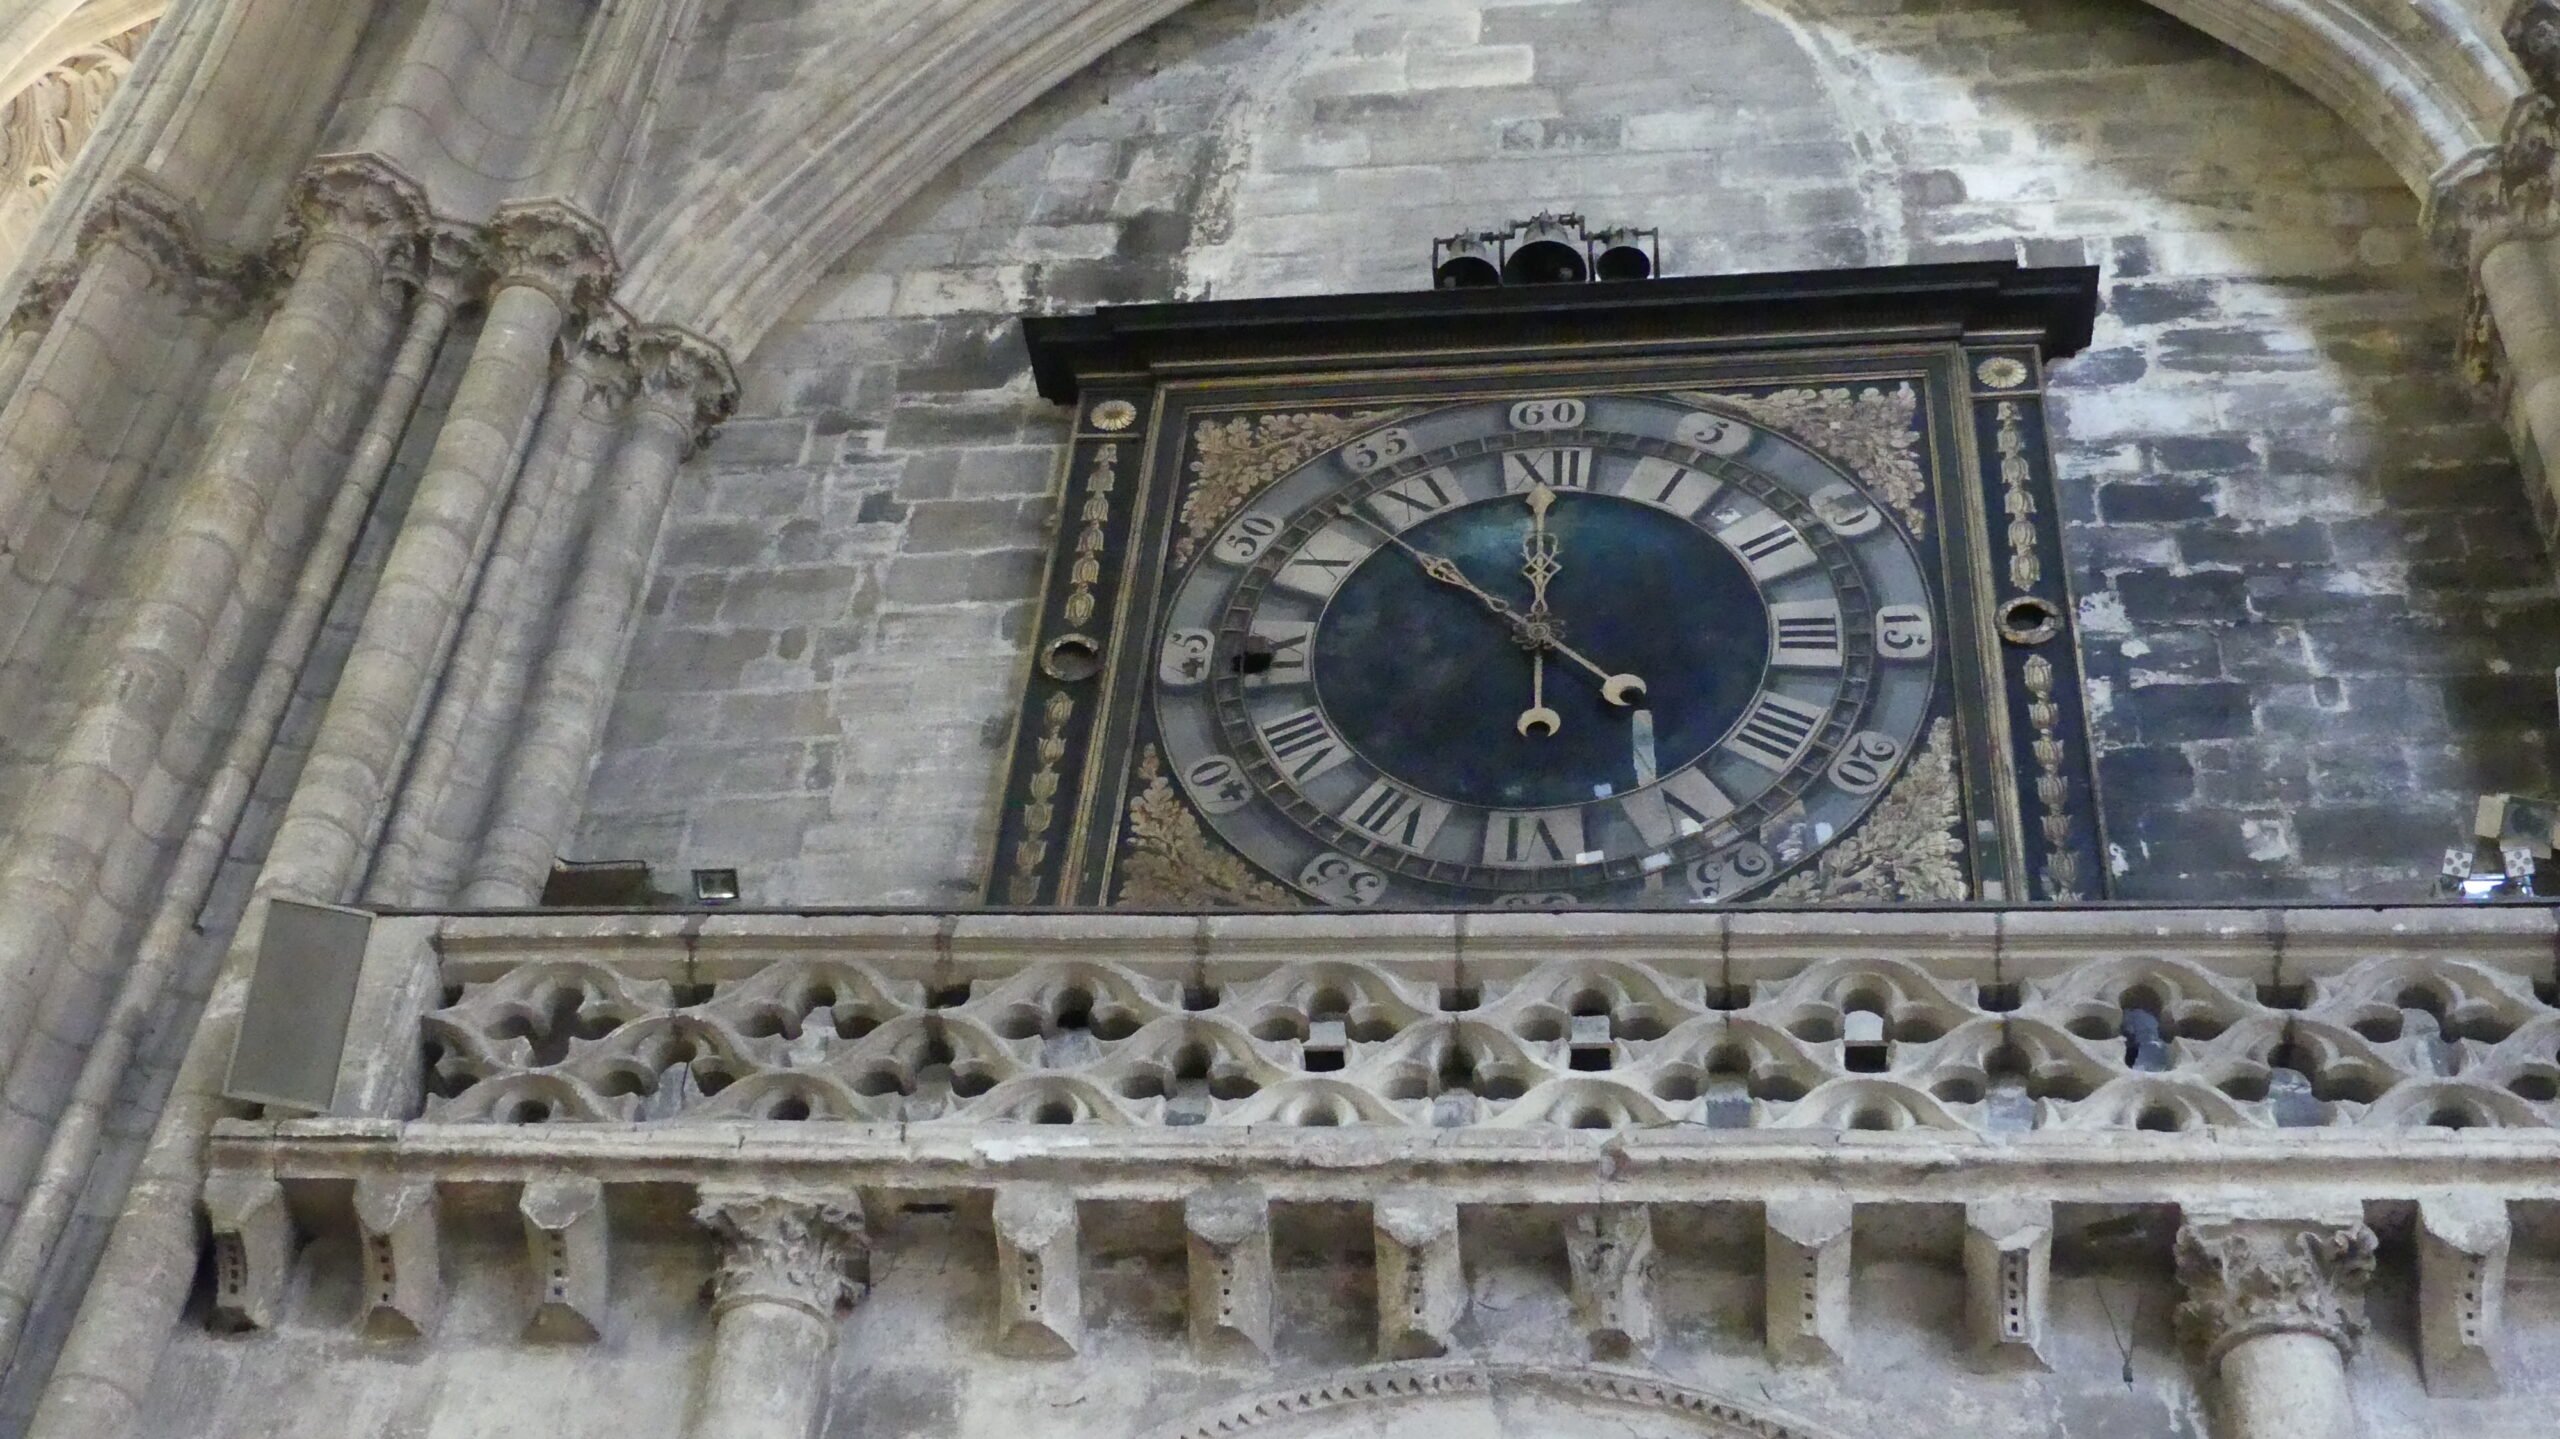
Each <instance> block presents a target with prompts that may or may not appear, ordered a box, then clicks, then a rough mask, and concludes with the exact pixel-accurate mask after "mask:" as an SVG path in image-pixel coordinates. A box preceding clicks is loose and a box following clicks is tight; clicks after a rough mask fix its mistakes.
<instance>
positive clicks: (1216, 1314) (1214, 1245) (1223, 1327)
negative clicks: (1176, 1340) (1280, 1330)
mask: <svg viewBox="0 0 2560 1439" xmlns="http://www.w3.org/2000/svg"><path fill="white" fill-rule="evenodd" d="M1182 1227H1183V1229H1184V1231H1185V1232H1186V1233H1187V1234H1188V1235H1189V1236H1190V1240H1189V1249H1190V1266H1191V1343H1192V1347H1193V1348H1194V1349H1196V1350H1197V1351H1198V1352H1199V1353H1200V1355H1201V1356H1202V1357H1203V1358H1208V1359H1257V1358H1260V1357H1262V1356H1264V1355H1267V1354H1269V1353H1270V1352H1271V1209H1270V1206H1269V1204H1267V1203H1266V1202H1265V1201H1264V1199H1263V1196H1262V1191H1261V1190H1259V1189H1251V1188H1246V1187H1243V1186H1227V1187H1223V1188H1217V1189H1203V1190H1198V1191H1195V1192H1194V1193H1193V1194H1192V1195H1191V1197H1190V1198H1189V1199H1188V1200H1186V1201H1184V1203H1183V1206H1182Z"/></svg>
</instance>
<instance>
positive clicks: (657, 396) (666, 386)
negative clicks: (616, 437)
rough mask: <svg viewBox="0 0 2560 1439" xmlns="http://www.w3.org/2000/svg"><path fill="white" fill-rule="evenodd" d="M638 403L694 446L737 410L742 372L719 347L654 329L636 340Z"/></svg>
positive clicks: (681, 332)
mask: <svg viewBox="0 0 2560 1439" xmlns="http://www.w3.org/2000/svg"><path fill="white" fill-rule="evenodd" d="M631 358H632V363H633V365H634V366H635V367H636V368H637V369H638V371H639V377H640V389H639V394H638V396H637V398H638V401H639V403H641V404H643V405H646V406H648V407H649V408H650V409H652V410H655V411H657V412H658V413H660V414H662V415H665V416H667V417H668V418H669V419H672V420H674V421H675V422H676V423H677V424H679V425H682V426H685V427H686V428H688V429H689V430H690V431H691V432H692V434H693V446H694V448H695V449H700V448H701V447H702V446H704V445H706V444H709V443H710V442H711V433H712V431H714V430H717V429H718V428H719V427H720V425H721V423H722V422H723V421H725V420H727V419H728V418H729V417H730V416H731V415H733V414H736V413H737V410H738V372H737V369H736V367H734V366H732V365H731V364H730V363H729V356H728V353H727V352H726V351H724V350H722V349H721V348H720V347H719V346H718V345H715V344H713V343H712V342H710V341H709V340H706V339H704V338H702V337H701V336H700V335H697V334H695V333H693V332H692V331H691V330H687V329H684V328H682V327H681V326H676V325H650V326H648V327H646V328H644V329H642V330H640V331H639V332H638V333H637V334H636V335H635V336H634V337H633V340H632V347H631Z"/></svg>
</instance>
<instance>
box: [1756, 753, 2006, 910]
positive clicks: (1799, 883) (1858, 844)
mask: <svg viewBox="0 0 2560 1439" xmlns="http://www.w3.org/2000/svg"><path fill="white" fill-rule="evenodd" d="M1962 824H1963V814H1962V812H1961V810H1960V808H1959V806H1958V803H1957V794H1956V770H1955V738H1954V726H1953V725H1952V724H1951V723H1950V722H1949V721H1947V720H1944V719H1941V720H1939V721H1938V722H1937V723H1936V724H1935V725H1933V726H1931V728H1930V730H1929V743H1928V747H1927V748H1925V749H1923V750H1922V751H1921V752H1920V753H1919V754H1917V755H1915V756H1913V757H1912V760H1911V764H1910V767H1909V768H1907V769H1905V770H1904V771H1903V772H1902V777H1901V778H1900V779H1898V780H1895V781H1894V782H1893V788H1892V789H1891V790H1890V791H1888V792H1887V793H1886V795H1885V797H1884V802H1883V803H1881V804H1879V805H1877V806H1876V808H1875V813H1874V814H1872V815H1870V816H1869V817H1868V819H1867V822H1866V823H1865V824H1863V825H1861V826H1859V827H1858V829H1857V830H1856V831H1855V832H1854V833H1852V834H1851V835H1850V836H1849V837H1848V838H1846V839H1844V840H1841V841H1840V842H1839V843H1837V844H1835V845H1833V846H1831V847H1830V848H1829V849H1826V850H1824V851H1823V852H1822V854H1821V856H1820V857H1819V858H1817V859H1816V860H1815V861H1814V864H1813V868H1811V869H1808V870H1806V871H1804V872H1803V873H1801V874H1798V875H1796V876H1794V877H1793V878H1791V879H1789V880H1787V881H1786V882H1785V883H1783V884H1780V885H1779V886H1778V887H1777V888H1776V889H1774V890H1771V891H1770V892H1769V898H1770V899H1771V900H1773V901H1775V902H1777V903H1780V904H1839V903H1846V902H1850V901H1856V902H1860V903H1866V902H1892V901H1907V900H1929V899H1964V898H1966V897H1967V896H1966V894H1965V885H1964V870H1963V869H1962V867H1961V866H1959V865H1958V864H1957V862H1956V861H1957V859H1958V857H1959V856H1961V855H1962V854H1963V853H1964V843H1963V841H1962V840H1960V839H1958V838H1957V837H1956V836H1957V833H1958V831H1959V829H1960V828H1961V827H1962Z"/></svg>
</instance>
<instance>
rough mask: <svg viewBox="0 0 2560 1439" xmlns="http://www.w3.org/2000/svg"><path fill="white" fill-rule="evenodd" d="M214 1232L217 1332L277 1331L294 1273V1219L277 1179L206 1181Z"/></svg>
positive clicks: (234, 1176)
mask: <svg viewBox="0 0 2560 1439" xmlns="http://www.w3.org/2000/svg"><path fill="white" fill-rule="evenodd" d="M204 1212H205V1218H206V1220H207V1221H208V1222H209V1223H210V1225H211V1227H212V1229H213V1315H212V1324H213V1327H214V1328H216V1329H222V1330H246V1329H272V1328H274V1327H275V1324H276V1319H277V1317H278V1315H279V1314H280V1313H281V1312H282V1310H283V1308H284V1295H285V1286H286V1283H287V1281H288V1280H290V1279H291V1277H292V1273H293V1249H294V1230H293V1216H292V1215H291V1214H290V1213H289V1212H288V1211H287V1210H286V1208H285V1199H284V1186H283V1185H280V1184H278V1183H276V1181H275V1178H274V1177H273V1176H272V1175H266V1174H240V1173H217V1174H215V1175H213V1176H212V1177H210V1178H208V1179H207V1180H206V1181H205V1186H204Z"/></svg>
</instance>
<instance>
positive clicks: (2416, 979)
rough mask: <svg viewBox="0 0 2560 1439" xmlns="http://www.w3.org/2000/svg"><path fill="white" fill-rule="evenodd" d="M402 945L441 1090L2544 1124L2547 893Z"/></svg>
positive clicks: (511, 924) (1015, 1107) (1781, 1122)
mask: <svg viewBox="0 0 2560 1439" xmlns="http://www.w3.org/2000/svg"><path fill="white" fill-rule="evenodd" d="M395 923H398V924H407V925H416V924H419V923H421V922H420V921H398V922H395ZM393 942H397V939H396V937H394V940H393ZM428 942H429V943H430V944H431V945H432V947H433V949H434V951H435V954H436V963H437V967H438V969H439V972H440V977H441V987H442V990H443V993H444V998H445V1002H444V1003H443V1004H442V1005H441V1007H438V1008H435V1009H433V1010H432V1011H431V1012H428V1013H426V1014H424V1015H423V1016H422V1018H421V1022H422V1024H423V1027H424V1031H425V1036H426V1043H427V1060H426V1070H425V1073H424V1074H423V1076H421V1083H420V1084H419V1085H418V1086H417V1092H418V1094H419V1108H418V1111H416V1112H421V1113H422V1115H423V1117H424V1118H425V1119H427V1120H428V1121H431V1122H435V1123H474V1122H496V1123H506V1124H519V1125H521V1124H545V1125H552V1126H559V1125H566V1124H575V1123H615V1124H638V1125H641V1126H643V1127H647V1126H652V1125H668V1124H684V1123H688V1122H698V1121H727V1122H741V1121H744V1122H755V1121H800V1122H813V1123H825V1122H842V1123H854V1124H895V1125H899V1126H903V1127H910V1128H914V1127H926V1128H931V1127H970V1126H984V1125H1070V1126H1077V1127H1081V1128H1107V1129H1149V1128H1166V1127H1172V1128H1183V1127H1192V1126H1207V1127H1212V1128H1220V1129H1232V1128H1237V1127H1246V1126H1251V1127H1257V1128H1259V1127H1287V1128H1337V1127H1355V1126H1374V1127H1388V1128H1397V1129H1418V1130H1432V1129H1437V1130H1449V1129H1467V1128H1485V1129H1540V1128H1547V1129H1558V1128H1560V1129H1583V1130H1594V1129H1596V1130H1616V1131H1624V1130H1642V1129H1655V1128H1663V1127H1671V1126H1690V1127H1696V1128H1702V1129H1710V1130H1734V1129H1778V1130H1850V1131H1874V1130H1921V1131H1947V1132H1959V1133H1960V1132H1966V1131H1970V1132H1972V1133H1975V1134H1980V1135H1988V1136H2019V1137H2024V1136H2029V1135H2032V1134H2035V1133H2037V1132H2042V1131H2069V1130H2127V1129H2133V1130H2150V1131H2170V1132H2193V1131H2205V1130H2231V1129H2322V1128H2332V1129H2355V1128H2376V1127H2383V1128H2404V1127H2430V1128H2436V1129H2445V1130H2460V1129H2549V1128H2551V1127H2553V1126H2554V1124H2555V1122H2560V1004H2555V1002H2554V989H2553V980H2554V929H2553V915H2552V912H2551V911H2548V910H2543V909H2539V908H2533V909H2463V908H2441V909H2437V908H2426V909H2399V910H2371V909H2306V910H2254V911H2253V910H2233V911H2146V910H2135V909H2097V910H2075V911H2012V912H1992V911H1969V912H1940V913H1890V912H1878V913H1861V914H1839V913H1829V914H1822V913H1806V914H1741V913H1737V914H1729V915H1687V914H1683V915H1673V916H1659V915H1627V914H1568V915H1533V916H1521V915H1467V916H1425V915H1405V916H1382V917H1375V918H1369V919H1365V920H1343V919H1336V918H1332V917H1324V918H1313V919H1294V918H1264V917H1254V918H1229V919H1205V920H1194V919H1165V918H1138V919H1133V918H1126V917H1088V918H1068V917H1056V918H1051V917H1031V916H985V917H973V918H954V919H939V918H934V917H923V916H870V917H857V916H846V917H840V918H815V917H805V916H800V917H788V918H760V917H756V916H747V915H732V916H721V917H718V918H715V919H711V920H707V921H706V920H704V919H702V918H701V917H699V916H695V917H691V918H677V917H664V918H659V917H648V918H632V917H619V918H610V919H598V920H575V919H564V918H547V917H546V918H506V919H499V918H456V919H452V920H447V921H438V922H434V932H433V935H432V937H431V938H430V939H429V941H428ZM408 1088H409V1086H406V1085H403V1086H402V1089H403V1090H404V1091H406V1090H408Z"/></svg>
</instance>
